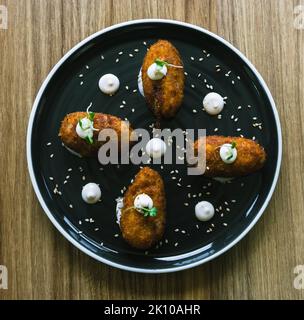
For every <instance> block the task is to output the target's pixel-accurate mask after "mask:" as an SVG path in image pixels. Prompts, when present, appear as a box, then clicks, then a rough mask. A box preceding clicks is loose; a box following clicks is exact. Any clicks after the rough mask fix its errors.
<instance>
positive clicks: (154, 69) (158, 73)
mask: <svg viewBox="0 0 304 320" xmlns="http://www.w3.org/2000/svg"><path fill="white" fill-rule="evenodd" d="M167 72H168V69H167V66H166V65H163V66H162V67H159V66H158V65H157V64H156V63H152V64H151V65H150V67H149V68H148V70H147V74H148V77H149V78H150V79H151V80H161V79H162V78H163V77H164V76H165V75H166V74H167Z"/></svg>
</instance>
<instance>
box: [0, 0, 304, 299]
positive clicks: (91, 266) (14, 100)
mask: <svg viewBox="0 0 304 320" xmlns="http://www.w3.org/2000/svg"><path fill="white" fill-rule="evenodd" d="M0 2H1V4H4V5H6V6H7V8H8V13H9V21H8V30H0V54H1V60H0V108H1V112H0V124H1V125H0V128H1V134H0V145H1V146H2V150H1V152H0V168H1V169H0V170H1V179H0V264H3V265H6V266H7V267H8V270H9V289H8V290H0V299H38V298H39V299H165V298H169V299H271V298H272V299H282V298H285V299H303V298H304V290H302V291H301V290H296V289H294V287H293V279H294V276H295V275H294V274H293V269H294V267H295V266H296V265H298V264H304V214H303V207H304V199H303V198H304V196H303V195H304V182H303V181H304V180H303V172H304V162H303V158H304V152H303V150H304V141H303V140H304V138H303V137H304V125H303V123H304V98H303V97H304V79H303V78H304V55H303V52H304V30H296V29H295V28H294V27H293V20H294V13H293V9H294V6H295V5H297V4H299V3H301V1H296V0H294V1H292V0H232V1H231V0H218V1H216V0H166V1H162V0H159V1H157V0H124V1H121V0H103V1H102V0H100V1H98V0H96V1H93V0H78V1H76V0H68V1H65V0H52V1H49V0H1V1H0ZM303 2H304V1H302V3H303ZM303 4H304V3H303ZM138 18H169V19H177V20H182V21H187V22H191V23H194V24H197V25H199V26H202V27H205V28H207V29H209V30H211V31H213V32H215V33H217V34H219V35H221V36H223V37H224V38H225V39H227V40H229V41H230V42H232V43H233V44H234V45H235V46H236V47H238V48H239V49H240V50H241V51H243V52H244V53H245V55H246V56H247V57H248V58H249V59H250V60H251V61H252V62H253V63H254V64H255V65H256V67H257V68H258V70H259V71H260V72H261V74H262V75H263V77H264V78H265V80H266V82H267V83H268V85H269V87H270V90H271V91H272V93H273V96H274V98H275V100H276V103H277V107H278V110H279V114H280V117H281V122H282V129H283V143H284V153H283V163H282V170H281V176H280V179H279V183H278V186H277V188H276V191H275V194H274V196H273V199H272V201H271V203H270V205H269V207H268V209H267V210H266V212H265V214H264V215H263V217H262V219H261V220H260V221H259V222H258V224H257V225H256V227H255V228H254V229H253V230H252V231H251V232H250V234H249V235H248V236H247V237H246V238H245V239H244V240H243V241H242V242H241V243H239V244H238V245H237V246H236V247H234V248H233V249H232V250H230V251H229V252H228V253H226V254H225V255H223V256H221V257H219V258H217V259H216V260H214V261H212V262H210V263H208V264H205V265H203V266H200V267H197V268H194V269H191V270H187V271H183V272H180V273H176V274H163V275H142V274H134V273H128V272H124V271H120V270H116V269H113V268H110V267H107V266H106V265H103V264H100V263H97V262H96V261H94V260H92V259H91V258H89V257H87V256H85V255H84V254H82V253H81V252H80V251H79V250H77V249H75V248H74V247H73V246H72V245H70V244H69V243H68V241H66V240H65V239H64V238H63V237H62V236H61V235H60V234H59V233H58V232H57V231H56V230H55V229H54V227H53V226H52V225H51V223H50V221H49V220H48V219H47V217H46V216H45V215H44V214H43V212H42V209H41V208H40V206H39V204H38V201H37V199H36V196H35V195H34V192H33V189H32V186H31V182H30V179H29V176H28V173H27V164H26V156H25V152H26V147H25V137H26V128H27V123H28V117H29V113H30V110H31V106H32V103H33V100H34V97H35V95H36V93H37V90H38V88H39V86H40V84H41V83H42V81H43V79H44V78H45V77H46V75H47V73H48V72H49V70H50V68H51V67H52V66H53V65H54V64H55V63H56V62H57V61H58V59H59V58H60V57H61V56H62V55H63V54H64V53H65V52H66V51H67V50H69V49H70V48H71V47H72V46H73V45H75V44H76V43H77V42H79V41H80V40H82V39H83V38H85V37H86V36H88V35H90V34H92V33H93V32H96V31H97V30H100V29H102V28H104V27H106V26H109V25H112V24H115V23H118V22H121V21H126V20H130V19H138Z"/></svg>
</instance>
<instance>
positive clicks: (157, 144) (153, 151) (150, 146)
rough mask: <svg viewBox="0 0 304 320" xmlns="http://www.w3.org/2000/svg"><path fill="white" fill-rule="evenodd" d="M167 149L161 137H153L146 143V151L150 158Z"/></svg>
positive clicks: (159, 154) (157, 156) (161, 153)
mask: <svg viewBox="0 0 304 320" xmlns="http://www.w3.org/2000/svg"><path fill="white" fill-rule="evenodd" d="M166 150H167V146H166V144H165V142H164V141H163V140H162V139H159V138H153V139H151V140H149V141H148V143H147V144H146V152H147V154H148V156H149V157H151V158H160V157H161V156H162V155H163V154H164V153H165V152H166Z"/></svg>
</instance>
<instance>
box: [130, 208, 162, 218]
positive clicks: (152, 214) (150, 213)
mask: <svg viewBox="0 0 304 320" xmlns="http://www.w3.org/2000/svg"><path fill="white" fill-rule="evenodd" d="M130 209H135V210H140V212H141V213H142V214H143V215H144V217H155V216H156V215H157V208H156V207H153V208H151V209H148V208H144V207H138V208H137V207H130V208H128V209H127V210H130Z"/></svg>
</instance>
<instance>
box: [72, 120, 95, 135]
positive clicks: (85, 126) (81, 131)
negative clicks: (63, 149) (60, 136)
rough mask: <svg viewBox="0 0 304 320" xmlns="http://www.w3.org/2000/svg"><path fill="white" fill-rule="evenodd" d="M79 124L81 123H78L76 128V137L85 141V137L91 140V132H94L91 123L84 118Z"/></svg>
mask: <svg viewBox="0 0 304 320" xmlns="http://www.w3.org/2000/svg"><path fill="white" fill-rule="evenodd" d="M80 122H81V125H80V124H79V122H78V123H77V126H76V133H77V135H78V136H79V137H80V138H82V139H85V138H87V137H89V138H92V137H93V131H94V129H93V121H91V120H90V119H88V118H87V117H85V118H82V119H81V120H80Z"/></svg>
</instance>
